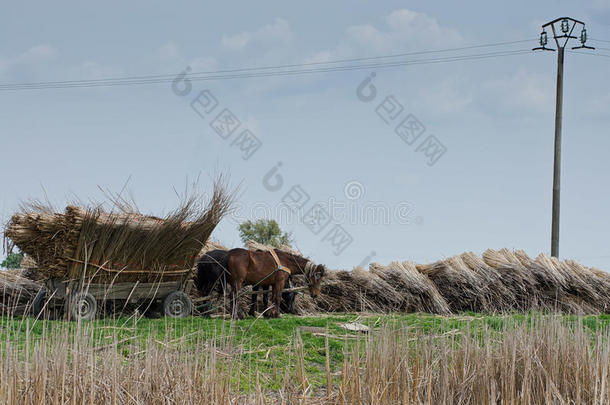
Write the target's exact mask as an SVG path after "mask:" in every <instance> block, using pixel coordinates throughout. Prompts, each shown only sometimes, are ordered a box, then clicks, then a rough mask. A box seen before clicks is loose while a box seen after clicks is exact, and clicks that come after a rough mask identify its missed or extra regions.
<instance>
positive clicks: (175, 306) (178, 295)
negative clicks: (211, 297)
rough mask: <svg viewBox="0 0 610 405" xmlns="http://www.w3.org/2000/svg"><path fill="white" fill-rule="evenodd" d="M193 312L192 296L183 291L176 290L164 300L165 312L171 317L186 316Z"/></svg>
mask: <svg viewBox="0 0 610 405" xmlns="http://www.w3.org/2000/svg"><path fill="white" fill-rule="evenodd" d="M192 312H193V303H192V302H191V298H190V297H189V296H188V295H187V294H185V293H184V292H182V291H174V292H173V293H170V294H169V295H168V296H167V297H165V299H164V300H163V313H164V314H165V316H169V317H171V318H185V317H187V316H189V315H191V313H192Z"/></svg>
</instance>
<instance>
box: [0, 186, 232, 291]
mask: <svg viewBox="0 0 610 405" xmlns="http://www.w3.org/2000/svg"><path fill="white" fill-rule="evenodd" d="M231 200H232V194H229V193H227V191H226V187H225V185H224V182H223V180H222V178H219V179H218V180H217V181H216V183H215V185H214V191H213V193H212V196H211V198H210V200H209V202H208V203H207V204H203V203H202V200H201V198H200V196H199V195H197V194H196V193H193V194H192V195H190V196H188V197H186V198H185V199H184V201H183V202H182V204H181V205H180V206H179V207H178V209H176V210H175V211H173V212H171V213H170V214H168V215H167V216H166V217H165V218H162V219H161V218H157V217H152V216H144V215H142V214H140V213H138V212H137V211H135V210H134V211H132V212H124V211H122V212H117V213H115V212H112V211H110V212H105V211H103V210H102V209H101V208H100V207H99V206H96V207H92V208H80V207H76V206H68V207H67V208H66V210H65V213H64V214H60V213H51V212H49V209H47V208H46V207H43V206H41V205H36V204H30V205H28V206H25V209H24V210H23V212H21V213H18V214H16V215H14V216H13V218H12V219H11V221H10V222H9V224H8V225H7V228H6V232H5V235H6V236H7V237H8V238H10V239H11V240H12V241H13V242H14V243H15V244H16V245H17V246H19V248H20V249H21V250H22V251H23V252H25V253H26V254H28V255H30V256H32V257H33V258H34V260H35V261H36V262H37V263H38V266H39V267H38V271H37V278H39V279H49V278H56V277H58V278H72V279H78V278H81V277H87V278H93V279H95V280H96V282H110V281H135V280H138V281H141V282H156V281H160V280H164V281H169V280H172V279H180V278H181V277H183V276H184V275H185V274H186V273H189V272H191V269H192V267H193V264H194V262H195V260H196V258H197V254H198V253H199V251H200V250H201V248H202V246H203V245H204V244H205V243H206V241H207V239H208V238H209V236H210V234H211V233H212V231H213V230H214V228H215V227H216V225H217V224H218V222H220V220H221V219H222V217H223V216H224V215H225V214H226V213H227V212H228V210H229V208H230V205H231ZM114 207H115V208H119V209H124V207H121V206H119V205H118V203H116V202H115V205H114Z"/></svg>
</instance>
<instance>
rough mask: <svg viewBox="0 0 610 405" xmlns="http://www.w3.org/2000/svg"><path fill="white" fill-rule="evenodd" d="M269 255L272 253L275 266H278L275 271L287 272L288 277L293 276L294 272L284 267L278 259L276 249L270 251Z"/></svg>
mask: <svg viewBox="0 0 610 405" xmlns="http://www.w3.org/2000/svg"><path fill="white" fill-rule="evenodd" d="M269 253H271V256H272V257H273V260H275V264H276V265H277V268H276V269H275V271H285V272H286V273H288V275H292V272H291V271H290V269H289V268H288V267H286V266H282V263H280V259H279V258H278V257H277V253H275V250H274V249H269ZM275 271H274V273H275Z"/></svg>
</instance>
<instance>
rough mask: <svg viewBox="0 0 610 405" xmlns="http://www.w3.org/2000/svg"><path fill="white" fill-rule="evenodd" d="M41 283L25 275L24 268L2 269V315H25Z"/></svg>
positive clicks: (0, 311)
mask: <svg viewBox="0 0 610 405" xmlns="http://www.w3.org/2000/svg"><path fill="white" fill-rule="evenodd" d="M40 289H41V285H40V284H38V283H36V282H35V281H33V280H30V279H28V278H26V277H24V276H23V270H20V269H16V270H0V316H7V315H23V314H25V313H27V312H28V311H29V310H30V309H31V307H32V302H33V300H34V297H36V294H38V291H40Z"/></svg>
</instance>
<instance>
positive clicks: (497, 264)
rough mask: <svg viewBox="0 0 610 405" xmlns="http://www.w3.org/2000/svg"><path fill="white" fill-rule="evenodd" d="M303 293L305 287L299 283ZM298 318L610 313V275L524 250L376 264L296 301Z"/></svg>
mask: <svg viewBox="0 0 610 405" xmlns="http://www.w3.org/2000/svg"><path fill="white" fill-rule="evenodd" d="M295 281H296V283H297V284H299V285H305V282H304V280H302V279H299V278H296V277H295ZM296 308H297V312H298V313H299V314H306V313H315V312H319V311H323V312H345V311H347V312H359V311H372V312H428V313H436V314H449V313H459V312H464V311H472V312H481V313H498V312H514V311H518V312H525V311H529V310H549V311H558V312H564V313H572V314H599V313H607V312H608V311H610V274H608V273H606V272H604V271H602V270H599V269H595V268H588V267H585V266H582V265H580V264H578V263H576V262H574V261H572V260H566V261H559V260H557V259H556V258H552V257H549V256H547V255H544V254H541V255H539V256H538V257H537V258H535V259H532V258H530V257H529V256H528V255H527V254H526V253H525V252H523V251H521V250H517V251H514V252H513V251H510V250H508V249H501V250H491V249H490V250H487V251H485V252H484V253H483V255H482V257H479V256H477V255H475V254H474V253H472V252H466V253H463V254H461V255H458V256H453V257H449V258H447V259H444V260H439V261H437V262H435V263H432V264H418V265H416V264H414V263H411V262H402V263H400V262H393V263H390V264H389V265H388V266H382V265H380V264H377V263H373V264H371V265H370V266H369V271H365V270H364V269H362V268H355V269H353V270H352V271H330V272H329V274H328V275H327V277H325V279H324V282H323V286H322V294H321V296H320V297H318V298H317V299H316V300H313V299H312V298H311V297H310V296H309V295H308V294H307V293H306V292H305V293H304V294H302V295H300V296H299V297H298V298H297V300H296Z"/></svg>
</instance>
